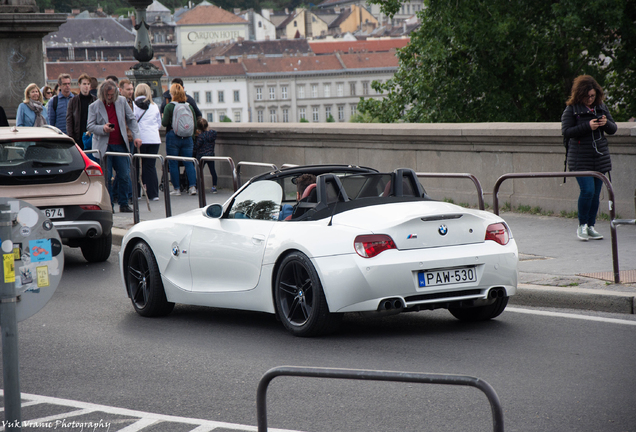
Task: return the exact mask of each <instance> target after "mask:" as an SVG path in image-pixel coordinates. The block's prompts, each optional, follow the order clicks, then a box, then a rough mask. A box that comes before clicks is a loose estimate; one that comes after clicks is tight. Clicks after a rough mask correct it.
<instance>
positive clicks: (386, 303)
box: [378, 298, 404, 311]
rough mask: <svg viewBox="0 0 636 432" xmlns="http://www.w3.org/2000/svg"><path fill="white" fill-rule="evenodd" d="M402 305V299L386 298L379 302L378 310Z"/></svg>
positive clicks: (399, 307) (397, 307) (401, 306)
mask: <svg viewBox="0 0 636 432" xmlns="http://www.w3.org/2000/svg"><path fill="white" fill-rule="evenodd" d="M403 307H404V305H403V303H402V299H399V298H394V299H386V300H382V301H381V302H380V306H379V307H378V310H381V311H382V310H393V309H402V308H403Z"/></svg>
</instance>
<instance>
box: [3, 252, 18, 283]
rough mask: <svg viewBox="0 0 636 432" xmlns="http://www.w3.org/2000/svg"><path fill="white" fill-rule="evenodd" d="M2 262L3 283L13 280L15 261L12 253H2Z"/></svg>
mask: <svg viewBox="0 0 636 432" xmlns="http://www.w3.org/2000/svg"><path fill="white" fill-rule="evenodd" d="M2 264H3V266H4V283H9V282H15V262H14V261H13V254H12V253H10V254H3V255H2Z"/></svg>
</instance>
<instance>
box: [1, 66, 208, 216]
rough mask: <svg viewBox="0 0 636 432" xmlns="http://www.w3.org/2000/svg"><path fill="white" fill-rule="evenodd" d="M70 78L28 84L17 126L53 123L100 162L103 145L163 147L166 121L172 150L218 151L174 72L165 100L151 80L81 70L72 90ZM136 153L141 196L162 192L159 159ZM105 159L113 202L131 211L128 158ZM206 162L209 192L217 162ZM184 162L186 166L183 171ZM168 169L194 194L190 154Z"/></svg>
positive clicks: (112, 148)
mask: <svg viewBox="0 0 636 432" xmlns="http://www.w3.org/2000/svg"><path fill="white" fill-rule="evenodd" d="M71 81H72V80H71V76H70V75H69V74H66V73H63V74H60V76H59V77H58V80H57V84H56V85H55V87H54V88H51V87H50V86H48V85H45V86H44V87H41V88H40V87H39V86H38V85H37V84H35V83H32V84H29V85H28V86H27V87H26V89H25V90H24V101H23V102H22V103H21V104H20V105H19V106H18V110H17V114H16V126H18V127H20V126H27V127H31V126H35V127H37V126H44V125H51V126H55V127H56V128H58V129H60V130H61V131H62V132H64V133H65V134H67V135H68V136H70V137H71V138H73V140H74V141H75V142H76V143H77V145H78V146H79V147H80V148H82V149H83V150H97V152H89V157H90V158H91V159H93V160H94V161H98V162H99V161H100V160H101V159H102V157H104V154H105V153H106V152H116V153H122V154H135V153H140V154H149V155H153V154H154V155H156V154H158V153H159V147H160V145H161V136H160V133H159V129H160V127H161V126H164V127H165V128H166V154H167V155H168V156H183V157H189V158H192V157H195V158H197V159H201V157H203V156H214V146H215V141H216V131H213V130H208V123H207V121H206V120H205V119H203V118H202V115H201V111H200V110H199V108H198V107H197V104H196V102H195V100H194V99H193V98H192V97H191V96H189V95H187V94H186V93H185V89H184V86H183V80H181V79H180V78H174V79H173V80H172V82H171V86H170V89H169V90H168V91H166V92H165V93H164V94H163V95H162V101H161V106H158V105H157V104H156V103H155V101H154V100H153V97H152V90H151V88H150V87H149V86H148V85H147V84H144V83H140V84H138V85H137V87H136V88H135V87H134V86H133V83H132V82H131V81H130V80H128V79H122V80H119V79H118V78H117V77H116V76H108V77H106V79H105V80H104V81H103V82H102V83H101V84H99V83H98V80H97V79H96V78H94V77H90V76H88V75H87V74H81V75H80V76H79V77H78V79H77V85H78V87H79V91H78V92H77V93H74V92H72V91H71V85H72V82H71ZM0 109H1V108H0ZM1 114H4V111H2V113H1ZM3 118H6V117H3ZM0 120H1V119H0ZM0 123H1V124H0V126H3V125H4V123H6V126H8V122H6V121H0ZM134 160H135V166H136V168H137V172H141V175H140V181H139V182H137V183H139V184H138V185H137V186H138V190H139V194H138V196H139V197H141V195H142V193H145V194H146V196H147V197H148V199H149V200H153V201H157V200H159V190H160V185H159V181H158V177H157V169H156V159H154V158H142V160H141V163H140V162H139V159H138V158H135V159H134ZM107 161H108V163H107V166H106V167H105V169H106V180H107V184H108V191H109V193H110V198H111V204H112V205H113V212H114V211H115V203H116V204H118V205H119V211H120V212H122V213H129V212H132V209H131V208H130V204H131V200H132V187H133V185H132V184H131V180H130V158H129V157H117V156H111V157H108V158H107ZM207 165H208V168H209V170H210V174H211V175H212V179H213V185H212V189H211V192H212V193H216V191H217V190H216V185H217V175H216V171H215V168H214V162H210V161H208V162H207ZM181 166H183V167H184V171H185V173H184V174H181V169H180V168H181ZM140 168H141V171H139V170H140ZM113 170H114V176H113ZM169 172H170V182H171V183H172V186H173V191H172V192H170V194H171V195H181V192H187V194H189V195H196V194H197V187H196V171H195V169H194V165H193V163H192V162H178V161H176V160H170V162H169ZM163 187H169V186H168V185H163Z"/></svg>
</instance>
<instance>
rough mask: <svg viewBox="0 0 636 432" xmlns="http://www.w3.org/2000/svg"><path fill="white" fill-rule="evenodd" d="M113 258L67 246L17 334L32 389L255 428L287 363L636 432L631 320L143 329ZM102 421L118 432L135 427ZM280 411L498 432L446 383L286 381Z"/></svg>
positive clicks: (342, 420) (481, 405) (308, 426)
mask: <svg viewBox="0 0 636 432" xmlns="http://www.w3.org/2000/svg"><path fill="white" fill-rule="evenodd" d="M116 251H117V250H116V249H114V251H113V254H112V255H111V258H110V260H109V261H108V262H107V263H103V264H87V263H86V262H85V261H84V260H83V259H82V257H81V254H80V253H79V251H75V250H71V249H68V248H67V249H66V250H65V252H66V267H65V270H64V276H63V279H62V282H61V283H60V285H59V287H58V288H57V291H56V293H55V295H54V296H53V298H52V299H51V301H50V302H49V303H48V304H47V306H46V307H45V308H44V309H43V310H42V311H41V312H39V313H38V314H36V315H35V316H33V317H31V318H30V319H28V320H26V321H24V322H22V323H20V324H19V338H20V342H19V343H20V371H21V372H20V374H21V375H20V380H21V389H22V392H23V393H29V394H34V395H45V396H50V397H55V398H64V399H70V400H73V401H83V402H91V403H94V404H101V405H107V406H110V407H121V408H127V409H130V410H138V411H143V412H150V413H159V414H165V415H171V416H181V417H187V418H198V419H207V420H214V421H221V422H228V423H233V424H241V425H253V426H255V425H256V402H255V401H256V388H257V385H258V382H259V380H260V378H261V377H262V375H263V374H264V373H265V372H266V371H267V370H269V369H270V368H272V367H275V366H281V365H297V366H319V367H337V368H360V369H374V370H392V371H409V372H424V373H440V374H462V375H470V376H475V377H479V378H481V379H483V380H485V381H487V382H488V383H490V384H491V385H492V386H493V387H494V388H495V390H496V391H497V393H498V395H499V398H500V400H501V402H502V405H503V408H504V416H505V428H506V430H507V431H541V432H544V431H559V432H564V431H577V432H580V431H607V432H610V431H618V432H624V431H634V430H636V410H634V407H635V406H636V392H634V385H635V384H636V358H635V356H634V353H635V352H636V326H635V325H634V324H636V322H635V321H634V317H633V316H612V318H618V319H619V321H616V322H611V321H591V320H587V319H575V318H572V316H567V315H566V316H550V315H537V314H529V313H522V311H523V310H522V311H519V310H516V311H512V310H511V311H508V310H507V311H506V312H504V314H503V315H502V316H500V317H499V318H498V319H496V320H493V321H491V322H486V323H478V324H465V323H461V322H459V321H457V320H455V319H454V318H453V317H452V316H451V315H450V314H449V313H448V312H447V311H443V310H442V311H434V312H419V313H414V314H403V315H399V316H394V317H388V318H383V319H368V318H364V317H360V316H357V315H356V316H348V317H346V319H345V322H344V325H343V328H342V330H341V331H340V332H339V333H338V334H335V335H332V336H329V337H324V338H315V339H300V338H295V337H293V336H291V335H289V334H288V333H287V332H286V331H285V330H284V329H283V327H282V325H280V323H278V322H277V321H276V319H275V318H274V317H273V316H270V315H267V314H262V313H248V312H240V311H227V310H221V309H211V308H203V307H191V306H180V305H178V306H177V307H176V308H175V311H174V312H173V313H172V314H171V315H170V316H168V317H166V318H161V319H147V318H142V317H139V316H137V315H136V314H135V313H134V311H133V309H132V306H131V305H130V302H129V300H128V298H127V297H126V296H125V293H124V289H123V287H122V284H121V281H120V278H119V275H118V263H117V256H116V254H115V252H116ZM510 309H513V308H510ZM525 311H533V312H538V313H541V311H537V310H529V309H525ZM566 312H567V311H566ZM573 313H574V312H572V314H573ZM573 316H574V315H573ZM576 316H578V317H579V318H585V316H584V315H580V314H579V315H576ZM596 317H597V318H599V317H600V319H604V318H605V317H608V315H599V314H596ZM620 320H624V321H620ZM630 320H631V321H630ZM68 410H70V408H69V409H68ZM49 411H51V412H52V411H55V410H54V407H53V405H51V404H48V405H47V404H44V405H38V406H37V407H28V408H24V409H23V420H28V419H29V418H42V417H43V416H46V415H49ZM102 414H103V415H102ZM102 414H100V416H101V417H103V418H104V420H111V421H112V424H111V427H110V428H109V430H110V431H114V430H122V429H123V428H125V427H130V424H131V423H132V421H131V420H128V419H126V418H125V417H122V415H120V414H109V413H102ZM268 414H269V415H268V418H269V425H270V426H271V427H276V428H285V429H294V430H305V431H354V432H356V431H427V430H429V431H488V430H492V423H491V416H490V407H489V405H488V402H487V399H486V397H485V396H483V395H482V394H481V393H480V392H479V391H478V390H476V389H472V388H463V387H449V386H440V385H422V384H402V383H386V382H378V383H376V382H356V381H342V380H328V379H314V378H291V377H284V378H277V379H275V380H274V381H273V383H272V384H271V385H270V391H269V393H268ZM3 415H4V414H3V413H2V414H0V416H3ZM100 416H98V417H96V418H99V417H100ZM193 428H194V427H193V426H187V427H186V426H184V425H179V426H178V427H177V426H176V425H175V424H171V425H169V424H166V423H163V424H155V425H154V426H151V427H148V428H145V429H143V430H144V431H146V430H148V431H150V430H152V431H181V430H184V431H185V430H193ZM230 429H232V428H230V427H228V428H227V429H225V428H220V429H215V430H223V431H225V430H230ZM25 430H36V429H25ZM37 430H47V429H37ZM70 430H71V429H68V428H67V429H66V431H70ZM75 430H79V429H75ZM85 430H86V429H85ZM96 430H97V431H101V430H105V429H96ZM127 430H140V429H134V428H133V429H127ZM201 430H203V429H201ZM205 430H209V429H205Z"/></svg>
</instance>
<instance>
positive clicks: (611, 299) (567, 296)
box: [113, 227, 636, 315]
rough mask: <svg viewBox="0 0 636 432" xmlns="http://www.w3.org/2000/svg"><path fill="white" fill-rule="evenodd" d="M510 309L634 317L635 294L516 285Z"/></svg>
mask: <svg viewBox="0 0 636 432" xmlns="http://www.w3.org/2000/svg"><path fill="white" fill-rule="evenodd" d="M127 232H128V230H126V229H123V228H115V227H113V245H117V246H121V241H122V239H123V237H124V235H126V233H127ZM509 304H511V305H515V306H534V307H548V308H563V309H580V310H588V311H595V312H610V313H619V314H630V315H631V314H634V313H636V294H634V293H630V292H621V291H604V290H598V289H584V288H561V287H554V286H544V285H532V284H519V285H518V287H517V294H516V295H514V296H512V297H510V303H509Z"/></svg>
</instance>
